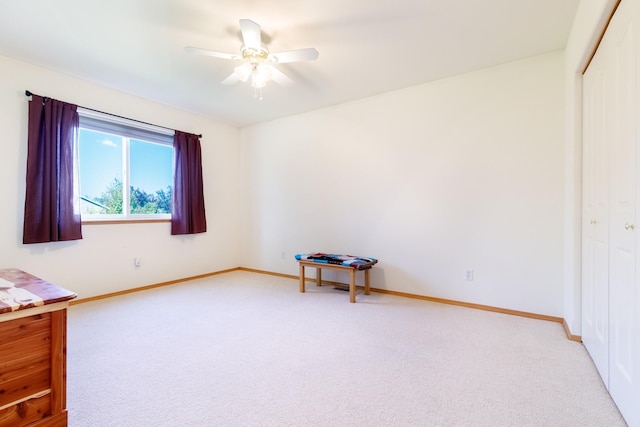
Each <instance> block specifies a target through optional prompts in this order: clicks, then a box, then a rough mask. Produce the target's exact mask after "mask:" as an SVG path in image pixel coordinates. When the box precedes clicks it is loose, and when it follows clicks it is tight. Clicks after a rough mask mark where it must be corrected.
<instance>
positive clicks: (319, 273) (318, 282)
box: [316, 267, 322, 286]
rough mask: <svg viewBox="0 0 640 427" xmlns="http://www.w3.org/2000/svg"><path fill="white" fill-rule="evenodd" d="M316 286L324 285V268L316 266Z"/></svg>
mask: <svg viewBox="0 0 640 427" xmlns="http://www.w3.org/2000/svg"><path fill="white" fill-rule="evenodd" d="M316 286H322V269H321V268H320V267H317V268H316Z"/></svg>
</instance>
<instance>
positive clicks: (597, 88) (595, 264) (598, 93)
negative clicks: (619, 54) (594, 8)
mask: <svg viewBox="0 0 640 427" xmlns="http://www.w3.org/2000/svg"><path fill="white" fill-rule="evenodd" d="M606 59H607V58H606V49H600V50H599V51H598V52H597V53H596V55H595V56H594V58H593V60H592V61H591V64H590V65H589V68H588V69H587V71H586V72H585V74H584V76H583V143H582V144H583V146H582V156H583V195H582V203H583V215H582V341H583V343H584V345H585V346H586V348H587V350H588V351H589V354H590V355H591V358H592V359H593V361H594V363H595V365H596V367H597V369H598V372H599V373H600V376H601V377H602V378H603V380H604V382H605V384H607V383H608V379H609V241H608V238H609V228H608V227H609V226H608V223H609V200H608V198H609V194H608V193H609V192H608V188H609V176H608V167H607V166H608V150H607V144H606V138H605V130H606V126H605V124H606V121H607V120H606V119H607V118H606V113H607V111H609V110H610V108H606V104H607V102H610V101H608V99H609V97H607V94H608V92H610V91H607V90H606V89H607V88H606V84H607V81H608V79H607V75H606V71H607V69H606V62H607V61H606Z"/></svg>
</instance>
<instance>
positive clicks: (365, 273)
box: [364, 268, 371, 295]
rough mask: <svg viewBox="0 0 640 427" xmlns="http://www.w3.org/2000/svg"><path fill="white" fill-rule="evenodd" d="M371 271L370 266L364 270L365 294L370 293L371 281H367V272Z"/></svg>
mask: <svg viewBox="0 0 640 427" xmlns="http://www.w3.org/2000/svg"><path fill="white" fill-rule="evenodd" d="M370 271H371V269H370V268H368V269H366V270H365V271H364V294H365V295H369V294H370V293H371V287H370V286H371V282H370V281H369V280H370V279H369V272H370Z"/></svg>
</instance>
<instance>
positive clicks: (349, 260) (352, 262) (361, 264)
mask: <svg viewBox="0 0 640 427" xmlns="http://www.w3.org/2000/svg"><path fill="white" fill-rule="evenodd" d="M296 259H297V260H298V261H303V260H304V261H313V262H318V263H322V264H337V265H344V266H345V267H353V268H355V269H358V270H366V269H367V268H371V267H373V265H374V264H375V263H377V262H378V260H377V259H375V258H369V257H362V256H353V255H340V254H325V253H322V252H316V253H311V254H297V255H296Z"/></svg>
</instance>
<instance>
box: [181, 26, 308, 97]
mask: <svg viewBox="0 0 640 427" xmlns="http://www.w3.org/2000/svg"><path fill="white" fill-rule="evenodd" d="M240 30H241V32H242V40H243V45H242V47H241V48H240V54H233V53H224V52H216V51H214V50H208V49H201V48H197V47H193V46H187V47H185V48H184V49H185V50H186V51H187V52H189V53H195V54H199V55H208V56H213V57H215V58H222V59H231V60H235V61H244V62H243V64H241V65H238V66H237V67H235V68H234V70H233V73H231V75H230V76H229V77H227V78H226V79H224V80H223V81H222V84H225V85H232V84H235V83H237V82H238V81H243V82H246V81H248V80H250V81H251V86H252V87H253V88H254V96H255V97H256V98H257V99H260V100H261V99H262V94H261V89H262V88H263V87H264V86H265V85H266V84H267V82H268V81H269V80H273V81H274V82H276V83H278V84H280V85H285V86H286V85H289V84H291V83H293V81H292V80H291V79H290V78H289V77H288V76H287V75H286V74H284V73H283V72H282V71H280V70H278V69H277V68H276V67H274V64H283V63H287V62H300V61H313V60H315V59H317V58H318V51H317V50H315V49H314V48H312V47H310V48H306V49H297V50H289V51H285V52H280V53H270V52H269V50H268V49H267V48H266V47H265V46H264V45H263V44H262V38H261V34H260V25H258V24H256V23H255V22H253V21H252V20H250V19H241V20H240Z"/></svg>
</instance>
